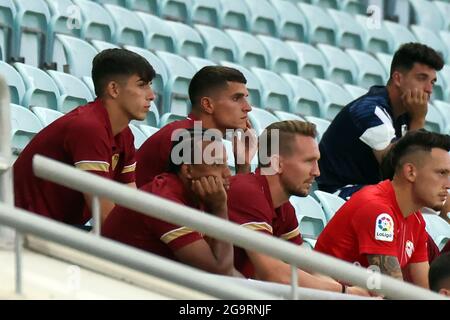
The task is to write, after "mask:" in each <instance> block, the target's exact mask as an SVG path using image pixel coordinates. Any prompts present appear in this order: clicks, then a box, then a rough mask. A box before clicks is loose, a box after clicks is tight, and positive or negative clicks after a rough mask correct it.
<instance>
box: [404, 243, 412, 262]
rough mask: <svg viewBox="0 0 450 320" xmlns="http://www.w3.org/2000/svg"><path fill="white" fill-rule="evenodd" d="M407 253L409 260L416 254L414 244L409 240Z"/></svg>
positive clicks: (406, 247)
mask: <svg viewBox="0 0 450 320" xmlns="http://www.w3.org/2000/svg"><path fill="white" fill-rule="evenodd" d="M405 251H406V254H407V255H408V258H411V255H412V253H413V252H414V244H413V243H412V242H411V241H409V240H408V241H406V246H405Z"/></svg>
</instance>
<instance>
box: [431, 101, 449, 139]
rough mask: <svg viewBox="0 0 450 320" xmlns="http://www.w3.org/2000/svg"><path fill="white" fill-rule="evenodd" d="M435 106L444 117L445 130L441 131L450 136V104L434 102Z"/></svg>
mask: <svg viewBox="0 0 450 320" xmlns="http://www.w3.org/2000/svg"><path fill="white" fill-rule="evenodd" d="M433 105H434V106H435V107H436V108H437V109H438V110H439V112H440V113H441V114H442V115H443V116H444V119H443V120H444V125H445V127H444V129H443V130H442V129H441V132H442V133H445V134H450V103H448V102H444V101H440V100H433Z"/></svg>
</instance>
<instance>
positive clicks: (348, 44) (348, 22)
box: [327, 9, 364, 50]
mask: <svg viewBox="0 0 450 320" xmlns="http://www.w3.org/2000/svg"><path fill="white" fill-rule="evenodd" d="M327 12H328V14H329V15H330V16H331V18H332V19H333V21H334V23H335V24H336V26H337V30H336V44H337V46H339V47H341V48H351V49H357V50H362V49H363V37H364V31H363V29H362V28H361V27H360V26H359V24H358V22H356V20H355V18H353V16H352V15H350V14H349V13H347V12H344V11H338V10H335V9H327Z"/></svg>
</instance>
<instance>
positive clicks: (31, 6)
mask: <svg viewBox="0 0 450 320" xmlns="http://www.w3.org/2000/svg"><path fill="white" fill-rule="evenodd" d="M14 2H15V5H16V10H17V11H16V15H15V17H14V18H13V19H14V27H13V33H12V35H11V36H12V37H13V49H14V52H13V53H12V57H13V58H15V59H19V58H24V59H25V60H24V61H21V60H20V59H19V60H15V61H21V62H24V63H26V64H29V65H32V66H35V67H40V66H41V64H42V63H43V62H44V59H45V58H46V54H45V50H47V48H46V44H47V43H46V40H45V38H46V34H47V26H48V23H49V21H50V10H49V9H48V6H47V3H46V2H45V1H44V0H33V1H29V0H14Z"/></svg>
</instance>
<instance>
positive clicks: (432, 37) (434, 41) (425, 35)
mask: <svg viewBox="0 0 450 320" xmlns="http://www.w3.org/2000/svg"><path fill="white" fill-rule="evenodd" d="M411 31H412V32H413V34H414V35H415V36H416V38H417V40H419V42H421V43H423V44H426V45H427V46H429V47H431V48H433V49H434V50H436V51H437V52H438V53H440V54H441V55H442V57H443V59H444V61H446V60H447V56H448V52H447V48H446V46H445V45H444V43H443V42H442V40H441V38H439V36H438V34H437V33H436V32H435V31H433V30H431V29H428V28H426V27H422V26H414V25H413V26H411Z"/></svg>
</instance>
